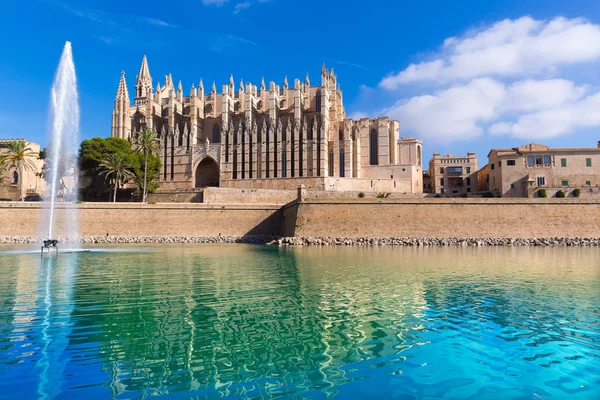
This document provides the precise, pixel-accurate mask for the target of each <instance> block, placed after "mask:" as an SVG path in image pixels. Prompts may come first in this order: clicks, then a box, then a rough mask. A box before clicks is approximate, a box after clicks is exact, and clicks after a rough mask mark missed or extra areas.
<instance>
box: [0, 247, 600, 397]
mask: <svg viewBox="0 0 600 400" xmlns="http://www.w3.org/2000/svg"><path fill="white" fill-rule="evenodd" d="M0 265H2V268H1V269H0V298H1V299H2V300H1V301H0V393H3V394H2V395H0V397H2V396H4V397H9V398H10V397H11V396H12V397H14V398H35V397H44V398H53V397H55V396H59V397H60V396H61V395H62V396H63V397H64V396H67V397H68V396H71V397H73V396H74V397H77V398H85V397H89V398H98V397H109V396H110V397H123V396H125V397H126V398H138V397H147V396H153V395H171V396H175V398H180V397H182V398H185V397H189V396H199V397H202V398H204V397H209V398H213V397H224V396H236V397H271V396H276V397H278V396H283V397H288V396H303V397H313V398H327V397H334V396H338V397H344V398H346V397H348V398H364V397H390V395H391V394H395V395H397V396H401V397H402V396H403V397H404V398H422V397H430V398H441V397H442V396H443V395H444V394H445V395H446V396H449V397H455V398H489V397H498V398H532V397H535V395H537V396H539V397H542V398H551V397H553V398H565V397H569V398H582V399H583V398H593V397H595V396H596V395H598V394H599V393H598V389H597V388H598V385H599V384H600V378H599V377H598V375H597V373H596V371H597V368H595V367H596V366H597V364H598V363H597V361H598V358H599V357H600V346H599V343H598V336H599V334H600V328H599V327H598V318H599V317H600V306H599V304H600V303H599V300H600V295H599V292H600V276H599V275H600V274H599V271H598V265H600V254H599V253H598V251H597V250H596V249H536V248H531V249H529V248H499V249H494V248H478V249H468V248H467V249H460V248H431V249H428V248H420V249H419V248H391V247H390V248H346V247H341V248H276V247H266V246H244V245H214V246H211V245H203V246H172V247H168V246H165V247H160V248H157V249H156V251H154V252H149V253H140V252H121V253H83V254H79V255H77V254H69V255H64V256H60V257H59V258H58V259H57V260H54V261H53V260H52V259H50V258H44V259H42V260H40V258H39V256H35V255H15V254H10V255H3V256H0ZM5 394H8V395H5Z"/></svg>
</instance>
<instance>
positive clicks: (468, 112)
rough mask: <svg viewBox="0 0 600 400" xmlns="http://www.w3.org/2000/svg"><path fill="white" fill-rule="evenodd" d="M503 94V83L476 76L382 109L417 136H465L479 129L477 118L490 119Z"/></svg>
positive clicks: (443, 137) (500, 102) (457, 137)
mask: <svg viewBox="0 0 600 400" xmlns="http://www.w3.org/2000/svg"><path fill="white" fill-rule="evenodd" d="M505 97H506V88H505V87H504V85H503V84H501V83H499V82H497V81H494V80H493V79H489V78H479V79H475V80H473V81H471V82H469V83H468V84H466V85H463V86H455V87H451V88H449V89H446V90H442V91H438V92H436V93H434V94H432V95H423V96H416V97H413V98H411V99H409V100H400V101H398V102H397V103H396V104H394V105H393V106H392V107H390V108H387V109H384V110H383V111H382V113H383V114H384V115H389V116H390V117H392V118H396V119H398V120H399V121H400V127H401V129H402V130H403V131H404V130H409V131H411V132H414V133H415V134H417V135H418V136H419V137H427V138H435V139H438V140H441V141H446V142H447V141H450V140H452V139H468V138H472V137H475V136H478V135H480V134H481V133H482V132H483V129H482V127H481V126H480V125H479V124H478V123H479V122H485V121H490V120H492V119H493V118H494V117H495V116H496V115H497V113H498V108H499V107H500V106H501V104H502V100H503V99H504V98H505Z"/></svg>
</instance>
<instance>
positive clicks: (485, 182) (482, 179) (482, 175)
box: [477, 164, 490, 192]
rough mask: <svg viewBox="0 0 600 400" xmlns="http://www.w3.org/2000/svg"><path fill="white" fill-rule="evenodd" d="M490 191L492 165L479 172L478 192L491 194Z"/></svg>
mask: <svg viewBox="0 0 600 400" xmlns="http://www.w3.org/2000/svg"><path fill="white" fill-rule="evenodd" d="M489 190H490V164H485V165H484V166H483V167H481V168H480V169H479V171H477V191H478V192H489Z"/></svg>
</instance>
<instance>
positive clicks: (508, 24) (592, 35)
mask: <svg viewBox="0 0 600 400" xmlns="http://www.w3.org/2000/svg"><path fill="white" fill-rule="evenodd" d="M598 59H600V26H598V25H595V24H592V23H590V22H588V21H586V20H584V19H582V18H577V19H566V18H563V17H558V18H555V19H553V20H551V21H537V20H533V19H532V18H530V17H522V18H519V19H517V20H509V19H507V20H504V21H500V22H497V23H496V24H494V25H492V26H491V27H489V28H487V29H485V30H479V31H474V32H470V33H468V34H466V35H465V36H463V37H460V38H457V37H451V38H448V39H446V40H445V41H444V45H443V46H442V50H441V55H440V56H439V57H437V58H436V59H434V60H432V61H427V62H421V63H419V64H411V65H409V66H408V67H407V68H406V69H404V70H403V71H401V72H399V73H397V74H393V75H390V76H388V77H386V78H384V79H383V80H382V81H381V82H380V86H381V87H382V88H384V89H387V90H393V89H397V88H398V87H400V86H401V85H405V84H409V83H414V82H419V81H434V80H435V81H437V82H452V81H455V80H469V79H473V78H476V77H483V76H497V77H502V76H504V77H518V76H531V75H534V74H539V73H547V72H552V71H553V70H554V69H555V68H557V67H560V66H564V65H569V64H576V63H584V62H592V61H596V60H598Z"/></svg>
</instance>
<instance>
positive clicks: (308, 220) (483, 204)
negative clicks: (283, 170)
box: [284, 199, 600, 238]
mask: <svg viewBox="0 0 600 400" xmlns="http://www.w3.org/2000/svg"><path fill="white" fill-rule="evenodd" d="M284 221H285V225H284V235H285V236H312V237H319V236H320V237H322V236H328V237H422V238H425V237H430V238H443V237H447V238H478V237H481V238H490V237H499V238H547V237H588V238H599V237H600V202H599V201H597V200H595V201H594V200H585V199H419V200H410V199H406V200H401V199H393V200H381V201H373V200H367V199H363V200H362V201H357V200H353V201H336V202H328V201H318V200H307V201H306V202H302V203H299V204H298V205H297V206H296V205H293V206H292V205H290V206H287V207H285V209H284Z"/></svg>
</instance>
